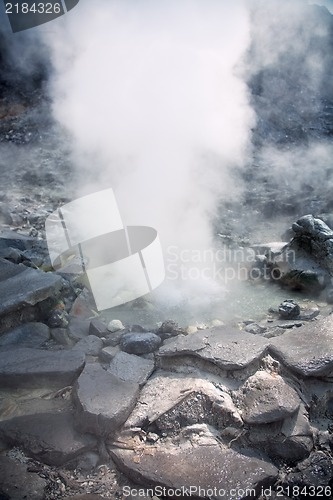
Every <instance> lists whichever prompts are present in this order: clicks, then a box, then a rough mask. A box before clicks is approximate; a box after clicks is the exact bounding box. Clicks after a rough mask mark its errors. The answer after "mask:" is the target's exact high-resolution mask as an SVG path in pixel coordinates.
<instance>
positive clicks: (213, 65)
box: [49, 0, 254, 251]
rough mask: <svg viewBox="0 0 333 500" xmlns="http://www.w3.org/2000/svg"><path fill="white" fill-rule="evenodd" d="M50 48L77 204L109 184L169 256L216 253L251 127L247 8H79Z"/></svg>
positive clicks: (199, 0) (129, 216) (128, 218)
mask: <svg viewBox="0 0 333 500" xmlns="http://www.w3.org/2000/svg"><path fill="white" fill-rule="evenodd" d="M49 43H50V45H51V47H52V50H53V60H54V73H55V75H54V80H53V86H52V91H53V96H54V114H55V117H56V118H57V119H58V120H59V121H60V122H61V123H62V124H64V125H65V126H66V127H67V129H68V130H69V131H70V133H71V134H72V137H73V145H74V162H75V165H76V168H77V179H78V186H77V188H78V190H77V192H78V195H82V194H85V193H87V192H89V191H98V190H99V189H104V188H105V187H112V188H113V189H114V192H115V195H116V198H117V201H118V205H119V208H120V212H121V214H122V217H123V221H124V222H125V223H126V224H139V225H140V224H141V225H150V226H152V227H155V228H156V229H157V231H158V233H159V235H160V239H161V242H162V245H163V246H164V249H165V250H166V251H167V248H168V247H169V246H170V245H172V246H173V248H174V247H175V246H176V247H177V248H179V249H182V248H183V249H184V248H185V249H195V250H200V249H205V248H210V247H211V245H212V236H213V235H212V224H211V222H212V218H213V217H214V215H215V212H216V207H217V203H218V201H219V200H220V199H221V198H225V199H230V198H231V197H234V196H237V195H238V193H239V192H240V187H239V185H237V182H235V180H234V178H233V169H234V167H238V168H239V167H243V166H244V164H245V162H246V161H247V158H248V155H249V148H250V129H251V127H252V126H253V124H254V114H253V112H252V109H251V107H250V105H249V96H248V89H247V86H246V83H245V82H244V81H243V79H242V78H241V77H240V73H241V67H240V62H241V58H242V56H243V55H244V52H245V50H246V49H247V47H248V44H249V20H248V13H247V10H246V9H245V7H244V5H243V3H242V2H239V1H237V2H233V3H232V4H228V5H227V2H220V1H218V0H210V1H209V2H207V1H206V0H205V1H204V0H194V1H193V0H191V1H187V0H181V1H179V0H177V1H176V0H168V1H167V2H156V1H153V0H143V1H140V2H136V1H134V0H133V1H131V0H129V1H123V0H115V1H113V2H110V1H108V0H105V1H103V0H99V1H95V2H94V6H92V5H91V2H88V1H87V2H84V1H83V0H81V2H80V5H79V6H78V8H77V9H76V11H75V13H74V11H73V15H67V16H66V22H63V23H61V24H60V23H59V24H58V31H56V32H55V31H53V32H52V36H50V37H49Z"/></svg>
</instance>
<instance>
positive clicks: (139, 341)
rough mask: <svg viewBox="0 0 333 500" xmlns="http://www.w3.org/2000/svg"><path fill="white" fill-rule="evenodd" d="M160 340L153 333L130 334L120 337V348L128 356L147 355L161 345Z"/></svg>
mask: <svg viewBox="0 0 333 500" xmlns="http://www.w3.org/2000/svg"><path fill="white" fill-rule="evenodd" d="M161 343H162V340H161V338H160V337H159V336H158V335H155V333H150V332H140V333H136V332H130V333H125V334H124V335H122V337H121V339H120V347H121V349H122V350H123V351H125V352H127V353H129V354H147V353H149V352H154V351H156V349H158V348H159V346H160V345H161Z"/></svg>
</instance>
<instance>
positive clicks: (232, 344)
mask: <svg viewBox="0 0 333 500" xmlns="http://www.w3.org/2000/svg"><path fill="white" fill-rule="evenodd" d="M268 345H269V342H268V341H267V340H266V339H264V338H262V337H260V336H258V335H253V334H251V333H245V332H242V331H239V330H237V329H235V328H232V327H224V326H221V327H216V328H213V329H208V330H204V331H198V332H196V333H193V334H191V335H189V336H178V337H176V338H172V339H169V340H167V341H166V342H165V344H164V345H163V346H162V347H161V348H160V349H159V353H158V354H159V357H160V359H161V363H162V367H163V362H164V360H165V359H167V358H179V357H180V356H186V355H188V356H193V357H196V358H200V359H201V360H204V361H209V362H211V363H213V364H214V365H217V366H218V367H220V368H222V369H225V370H240V369H242V368H245V367H247V366H249V365H250V364H252V363H254V362H255V361H258V360H259V359H261V358H262V357H263V356H264V354H265V353H266V350H267V347H268Z"/></svg>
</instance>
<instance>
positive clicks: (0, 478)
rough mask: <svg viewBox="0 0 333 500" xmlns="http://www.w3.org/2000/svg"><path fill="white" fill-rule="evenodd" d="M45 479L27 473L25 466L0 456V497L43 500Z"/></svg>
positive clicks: (13, 499) (14, 499) (12, 499)
mask: <svg viewBox="0 0 333 500" xmlns="http://www.w3.org/2000/svg"><path fill="white" fill-rule="evenodd" d="M46 485H47V483H46V481H45V479H43V478H41V477H40V476H39V475H38V474H34V473H29V472H27V465H26V464H22V463H19V462H16V461H14V460H12V459H11V458H9V457H7V456H5V455H3V456H0V497H1V498H3V499H4V500H5V499H10V500H22V498H31V499H34V500H44V499H45V488H46Z"/></svg>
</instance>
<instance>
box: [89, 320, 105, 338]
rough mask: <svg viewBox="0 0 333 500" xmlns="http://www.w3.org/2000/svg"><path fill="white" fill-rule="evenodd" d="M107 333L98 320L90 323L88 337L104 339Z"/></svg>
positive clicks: (101, 322)
mask: <svg viewBox="0 0 333 500" xmlns="http://www.w3.org/2000/svg"><path fill="white" fill-rule="evenodd" d="M107 333H108V331H107V328H106V325H105V324H104V323H103V321H101V320H100V319H98V318H94V319H92V320H91V321H90V325H89V335H96V336H97V337H105V336H106V335H107Z"/></svg>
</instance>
